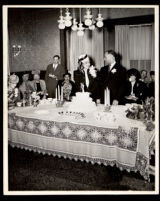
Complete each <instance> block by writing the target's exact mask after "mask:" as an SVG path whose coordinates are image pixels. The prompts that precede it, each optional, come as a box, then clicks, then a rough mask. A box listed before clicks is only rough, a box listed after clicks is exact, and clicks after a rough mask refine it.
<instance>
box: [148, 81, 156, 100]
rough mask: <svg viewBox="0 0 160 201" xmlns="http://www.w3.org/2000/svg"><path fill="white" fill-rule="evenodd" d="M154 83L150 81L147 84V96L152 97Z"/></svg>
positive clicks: (153, 94)
mask: <svg viewBox="0 0 160 201" xmlns="http://www.w3.org/2000/svg"><path fill="white" fill-rule="evenodd" d="M154 90H155V83H154V82H150V83H149V85H148V97H154V96H155V92H154Z"/></svg>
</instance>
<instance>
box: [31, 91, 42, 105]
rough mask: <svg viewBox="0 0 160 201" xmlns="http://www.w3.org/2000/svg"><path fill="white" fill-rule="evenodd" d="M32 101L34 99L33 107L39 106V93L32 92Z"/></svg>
mask: <svg viewBox="0 0 160 201" xmlns="http://www.w3.org/2000/svg"><path fill="white" fill-rule="evenodd" d="M31 99H32V103H33V106H34V107H37V105H38V104H39V100H40V96H39V93H37V92H36V91H34V92H32V94H31Z"/></svg>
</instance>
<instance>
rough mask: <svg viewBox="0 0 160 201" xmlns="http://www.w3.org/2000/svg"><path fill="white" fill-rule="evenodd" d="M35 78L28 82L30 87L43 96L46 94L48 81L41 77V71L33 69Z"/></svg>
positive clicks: (32, 90)
mask: <svg viewBox="0 0 160 201" xmlns="http://www.w3.org/2000/svg"><path fill="white" fill-rule="evenodd" d="M32 74H33V80H32V81H30V82H29V83H28V86H29V89H30V90H31V92H37V93H38V94H40V95H41V97H43V96H44V95H46V92H47V91H46V83H45V81H44V80H42V79H40V71H39V70H34V71H32Z"/></svg>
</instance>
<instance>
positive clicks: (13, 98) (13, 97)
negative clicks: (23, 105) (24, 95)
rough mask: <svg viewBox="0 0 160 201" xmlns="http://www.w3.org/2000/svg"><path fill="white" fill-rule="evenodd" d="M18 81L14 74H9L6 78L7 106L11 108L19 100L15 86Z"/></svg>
mask: <svg viewBox="0 0 160 201" xmlns="http://www.w3.org/2000/svg"><path fill="white" fill-rule="evenodd" d="M18 82H19V77H18V76H17V75H15V74H13V75H10V76H9V80H8V108H9V109H12V108H14V107H15V105H16V103H17V101H18V100H19V90H18V88H17V87H16V86H17V83H18Z"/></svg>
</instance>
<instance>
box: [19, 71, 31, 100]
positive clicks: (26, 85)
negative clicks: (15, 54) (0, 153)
mask: <svg viewBox="0 0 160 201" xmlns="http://www.w3.org/2000/svg"><path fill="white" fill-rule="evenodd" d="M28 79H29V73H27V72H24V74H23V75H22V84H21V85H20V86H19V91H20V96H21V98H24V96H25V95H26V94H27V93H29V91H30V88H29V82H30V81H29V80H28Z"/></svg>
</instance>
